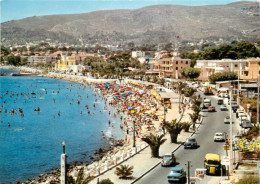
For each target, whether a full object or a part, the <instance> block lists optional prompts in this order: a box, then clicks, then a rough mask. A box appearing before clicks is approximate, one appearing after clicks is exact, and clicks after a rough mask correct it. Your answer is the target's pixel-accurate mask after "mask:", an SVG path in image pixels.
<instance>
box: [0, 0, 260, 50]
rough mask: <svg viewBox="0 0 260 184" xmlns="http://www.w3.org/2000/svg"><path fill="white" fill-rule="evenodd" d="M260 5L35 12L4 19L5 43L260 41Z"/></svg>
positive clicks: (244, 3)
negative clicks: (33, 14) (25, 16)
mask: <svg viewBox="0 0 260 184" xmlns="http://www.w3.org/2000/svg"><path fill="white" fill-rule="evenodd" d="M259 9H260V8H259V4H258V3H254V2H242V1H241V2H236V3H231V4H227V5H209V6H180V5H156V6H148V7H144V8H140V9H135V10H107V11H95V12H90V13H84V14H71V15H50V16H34V17H29V18H25V19H21V20H12V21H8V22H4V23H2V24H1V36H2V43H3V44H15V43H16V44H18V43H19V44H22V43H25V42H33V41H40V40H46V39H51V40H52V41H58V42H62V43H65V42H66V43H70V44H78V43H89V44H95V43H104V44H119V43H129V42H134V43H135V44H137V45H138V44H158V43H169V42H174V41H176V40H177V39H179V41H183V42H186V41H199V40H201V39H204V40H206V39H207V40H212V41H214V40H219V39H220V38H222V39H224V40H235V39H244V40H249V41H256V40H260V21H259V20H260V16H259V12H260V11H259ZM177 37H178V38H177Z"/></svg>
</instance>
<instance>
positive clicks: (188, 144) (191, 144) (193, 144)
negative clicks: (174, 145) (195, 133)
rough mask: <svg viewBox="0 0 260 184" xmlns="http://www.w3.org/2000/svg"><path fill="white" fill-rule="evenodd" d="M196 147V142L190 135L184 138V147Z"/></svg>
mask: <svg viewBox="0 0 260 184" xmlns="http://www.w3.org/2000/svg"><path fill="white" fill-rule="evenodd" d="M197 147H198V143H197V141H196V139H195V138H193V137H190V138H188V139H186V142H185V143H184V149H188V148H197Z"/></svg>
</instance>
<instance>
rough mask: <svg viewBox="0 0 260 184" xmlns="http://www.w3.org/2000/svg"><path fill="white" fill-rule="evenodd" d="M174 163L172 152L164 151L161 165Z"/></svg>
mask: <svg viewBox="0 0 260 184" xmlns="http://www.w3.org/2000/svg"><path fill="white" fill-rule="evenodd" d="M175 163H176V158H175V156H174V153H166V154H165V155H164V156H163V159H162V161H161V166H171V165H173V164H175Z"/></svg>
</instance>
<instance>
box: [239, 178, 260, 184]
mask: <svg viewBox="0 0 260 184" xmlns="http://www.w3.org/2000/svg"><path fill="white" fill-rule="evenodd" d="M259 182H260V179H259V178H258V177H257V176H245V177H244V178H242V179H241V180H240V181H239V182H238V183H237V184H258V183H259Z"/></svg>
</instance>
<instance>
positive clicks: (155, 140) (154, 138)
mask: <svg viewBox="0 0 260 184" xmlns="http://www.w3.org/2000/svg"><path fill="white" fill-rule="evenodd" d="M163 137H164V135H154V134H150V135H149V136H146V137H144V138H142V140H143V141H144V142H146V143H147V144H149V146H150V148H151V154H152V157H156V158H158V157H159V149H160V146H161V145H162V144H163V143H164V142H165V141H166V139H163Z"/></svg>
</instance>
